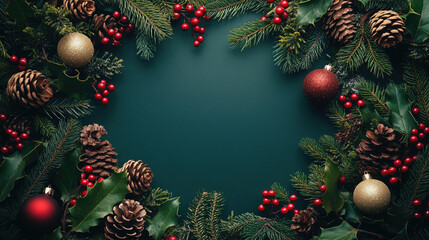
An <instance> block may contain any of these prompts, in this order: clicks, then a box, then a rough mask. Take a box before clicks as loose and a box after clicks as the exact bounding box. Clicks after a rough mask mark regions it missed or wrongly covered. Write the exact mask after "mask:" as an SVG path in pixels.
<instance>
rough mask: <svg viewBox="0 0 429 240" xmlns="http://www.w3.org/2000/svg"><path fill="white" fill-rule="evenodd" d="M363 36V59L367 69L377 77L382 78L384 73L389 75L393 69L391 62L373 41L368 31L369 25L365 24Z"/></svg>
mask: <svg viewBox="0 0 429 240" xmlns="http://www.w3.org/2000/svg"><path fill="white" fill-rule="evenodd" d="M364 29H365V34H364V38H365V41H366V43H367V54H366V56H365V61H366V62H367V65H368V69H369V70H370V71H371V72H372V73H373V74H374V75H375V76H376V77H377V78H380V77H381V78H383V77H385V76H386V75H391V74H392V71H393V67H392V64H391V63H390V60H389V56H387V54H386V53H385V52H384V51H383V49H381V48H380V47H379V46H378V45H376V44H375V43H374V40H373V39H372V37H371V33H370V31H369V26H367V25H365V27H364Z"/></svg>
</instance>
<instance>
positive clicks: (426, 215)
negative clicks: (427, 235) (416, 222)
mask: <svg viewBox="0 0 429 240" xmlns="http://www.w3.org/2000/svg"><path fill="white" fill-rule="evenodd" d="M425 217H426V218H428V217H429V210H426V212H425Z"/></svg>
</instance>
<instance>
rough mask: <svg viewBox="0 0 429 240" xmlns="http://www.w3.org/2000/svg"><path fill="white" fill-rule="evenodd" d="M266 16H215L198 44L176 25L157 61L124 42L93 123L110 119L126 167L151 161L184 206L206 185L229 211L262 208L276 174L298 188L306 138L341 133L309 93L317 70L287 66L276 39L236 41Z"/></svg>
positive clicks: (164, 185) (305, 161) (111, 132)
mask: <svg viewBox="0 0 429 240" xmlns="http://www.w3.org/2000/svg"><path fill="white" fill-rule="evenodd" d="M258 17H259V16H256V15H253V16H242V17H239V18H235V19H234V20H232V21H223V22H221V23H217V22H210V23H209V24H207V25H206V30H207V32H206V34H205V36H204V37H205V39H206V40H205V41H204V43H203V44H201V46H200V48H198V49H196V48H194V47H193V45H192V43H193V39H192V36H191V34H190V33H189V32H182V31H181V30H180V25H176V26H175V35H174V37H173V39H169V40H167V41H165V42H164V43H163V44H162V45H161V46H160V47H159V48H158V51H157V53H156V56H155V58H154V59H152V60H151V61H149V62H145V61H142V60H140V59H139V58H138V56H136V54H135V52H136V50H135V43H134V39H129V40H126V41H123V46H121V47H120V48H119V50H118V52H117V54H118V55H119V56H120V57H121V58H123V59H124V65H125V68H124V69H123V73H122V74H121V75H120V76H118V77H116V78H115V79H114V80H113V81H112V83H115V84H116V89H117V90H115V92H114V93H112V94H111V96H110V103H109V105H108V106H101V105H98V106H97V108H96V110H95V113H94V115H93V117H92V118H91V119H90V120H89V121H88V123H89V122H97V123H99V124H102V125H104V126H105V128H106V129H107V131H108V133H109V134H108V135H107V136H106V137H107V139H108V140H110V141H111V142H112V144H113V146H114V147H115V148H116V151H117V152H118V154H119V156H118V158H119V161H120V164H121V165H122V163H124V162H125V161H127V160H129V159H135V160H138V159H141V160H143V162H145V163H147V164H149V165H150V167H151V168H152V170H153V171H154V174H155V177H154V182H153V186H160V187H162V188H164V189H168V190H170V191H171V192H173V194H174V195H175V196H181V202H182V207H181V211H180V212H181V213H182V214H183V213H185V209H186V208H187V207H188V205H189V203H190V201H191V200H192V198H193V197H194V195H195V192H197V191H198V190H201V189H205V190H218V191H221V192H223V193H224V194H225V198H226V210H227V211H229V210H234V212H235V213H242V212H246V211H257V206H258V205H259V204H260V203H261V201H262V197H261V192H262V190H264V189H269V186H270V185H271V183H273V182H275V181H278V182H280V183H282V184H283V185H285V186H286V187H288V188H289V189H291V188H290V185H289V179H290V177H289V176H290V174H292V173H294V172H295V171H297V170H301V171H306V169H307V165H308V164H309V161H310V160H309V159H307V158H306V157H305V156H304V155H303V153H302V151H301V150H300V149H299V147H298V143H299V141H300V139H301V138H302V137H316V138H318V137H319V136H321V135H323V134H325V133H327V134H330V133H332V132H333V128H332V125H331V124H330V122H329V120H328V119H327V117H325V115H324V113H323V111H321V110H320V109H316V108H314V107H312V106H311V104H310V103H309V102H308V101H307V99H306V98H305V97H304V95H303V93H302V81H303V79H304V77H305V75H306V74H307V73H308V72H309V71H308V72H303V73H300V74H295V75H284V74H282V73H281V71H280V70H278V68H277V67H275V66H274V64H273V59H272V45H273V43H272V41H271V40H267V41H266V42H264V43H262V44H260V45H259V46H257V47H255V48H251V49H247V50H245V51H244V52H240V51H239V50H238V49H235V50H231V49H230V48H229V43H228V41H227V35H228V34H229V31H230V30H231V29H233V28H235V27H239V26H240V25H242V24H244V23H246V22H247V21H250V20H254V19H256V18H258ZM322 67H323V61H319V62H318V63H316V64H315V65H314V69H317V68H322ZM97 104H98V103H97Z"/></svg>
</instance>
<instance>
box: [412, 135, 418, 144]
mask: <svg viewBox="0 0 429 240" xmlns="http://www.w3.org/2000/svg"><path fill="white" fill-rule="evenodd" d="M418 141H419V139H418V138H417V137H416V136H411V137H410V143H417V142H418Z"/></svg>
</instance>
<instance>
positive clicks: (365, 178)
mask: <svg viewBox="0 0 429 240" xmlns="http://www.w3.org/2000/svg"><path fill="white" fill-rule="evenodd" d="M368 179H372V176H371V174H369V173H368V172H364V173H363V176H362V180H363V181H365V180H368Z"/></svg>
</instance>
